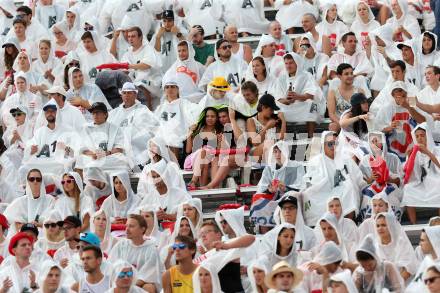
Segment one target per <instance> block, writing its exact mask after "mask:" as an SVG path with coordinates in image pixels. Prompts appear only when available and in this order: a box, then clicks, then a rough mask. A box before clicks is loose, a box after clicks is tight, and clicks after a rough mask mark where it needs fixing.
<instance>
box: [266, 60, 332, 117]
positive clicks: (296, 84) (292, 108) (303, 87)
mask: <svg viewBox="0 0 440 293" xmlns="http://www.w3.org/2000/svg"><path fill="white" fill-rule="evenodd" d="M287 54H288V55H290V56H292V58H293V60H294V62H295V63H296V67H297V68H296V73H295V76H289V74H288V73H287V72H283V73H282V74H280V76H279V77H278V78H277V80H276V81H275V83H274V85H273V87H272V89H271V90H270V92H271V93H272V94H273V96H274V97H275V99H276V100H277V106H278V107H279V108H280V112H283V113H284V115H285V117H286V120H287V122H310V121H318V120H319V118H320V116H321V115H322V114H323V111H325V101H324V96H323V93H322V91H321V89H320V88H319V86H318V85H317V84H316V82H315V80H314V78H313V77H312V75H311V74H310V73H308V72H305V71H304V58H302V57H301V56H300V55H298V54H295V53H287ZM287 54H286V55H287ZM290 86H292V89H293V91H294V92H296V93H298V94H300V95H303V94H309V95H312V96H313V98H312V99H308V100H306V101H295V102H294V103H293V104H290V105H284V104H282V103H280V102H278V100H279V99H284V98H286V96H287V92H288V90H289V87H290Z"/></svg>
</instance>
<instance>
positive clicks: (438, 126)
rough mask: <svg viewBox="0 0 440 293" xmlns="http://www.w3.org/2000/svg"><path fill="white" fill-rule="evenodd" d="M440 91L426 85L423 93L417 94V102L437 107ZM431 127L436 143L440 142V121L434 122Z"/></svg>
mask: <svg viewBox="0 0 440 293" xmlns="http://www.w3.org/2000/svg"><path fill="white" fill-rule="evenodd" d="M439 97H440V90H439V89H437V90H435V89H433V88H432V87H431V86H430V85H426V86H425V87H424V88H423V89H422V90H421V91H419V92H417V101H419V102H420V103H423V104H428V105H435V104H438V103H439V102H440V100H439ZM430 125H431V134H432V137H433V139H434V141H435V142H439V141H440V121H437V120H434V121H432V123H431V124H430Z"/></svg>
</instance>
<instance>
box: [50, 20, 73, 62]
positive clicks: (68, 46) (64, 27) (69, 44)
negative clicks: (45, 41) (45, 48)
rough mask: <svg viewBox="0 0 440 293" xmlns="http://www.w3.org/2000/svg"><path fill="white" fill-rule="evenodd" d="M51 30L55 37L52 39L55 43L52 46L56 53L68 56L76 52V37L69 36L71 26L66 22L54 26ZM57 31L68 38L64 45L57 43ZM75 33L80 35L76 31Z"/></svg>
mask: <svg viewBox="0 0 440 293" xmlns="http://www.w3.org/2000/svg"><path fill="white" fill-rule="evenodd" d="M50 30H51V32H52V35H53V37H52V39H53V43H52V44H53V48H54V51H58V52H64V53H66V54H68V53H70V52H75V51H74V50H75V49H76V47H77V44H78V42H76V41H75V37H74V36H72V35H71V34H69V25H68V24H67V23H66V22H64V21H62V22H58V23H56V24H54V25H53V26H52V28H51V29H50ZM55 30H59V31H60V32H62V33H63V35H64V36H65V37H66V41H65V42H64V44H61V43H58V42H57V39H56V37H55ZM75 33H78V31H75Z"/></svg>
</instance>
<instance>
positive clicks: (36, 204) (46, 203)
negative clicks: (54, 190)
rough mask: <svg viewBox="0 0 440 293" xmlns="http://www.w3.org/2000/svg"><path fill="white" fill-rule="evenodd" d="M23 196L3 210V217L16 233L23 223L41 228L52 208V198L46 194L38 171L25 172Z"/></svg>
mask: <svg viewBox="0 0 440 293" xmlns="http://www.w3.org/2000/svg"><path fill="white" fill-rule="evenodd" d="M26 179H27V180H26V192H25V195H24V196H22V197H19V198H16V199H15V200H14V201H13V202H12V203H11V204H10V205H9V206H8V207H7V208H6V210H5V212H4V215H5V216H6V218H8V219H9V221H10V222H11V225H13V229H11V230H12V231H13V232H15V231H18V230H19V229H20V226H21V225H22V224H24V223H34V224H35V225H37V226H39V227H42V226H43V225H42V223H43V222H44V220H45V218H46V217H47V216H48V213H49V211H50V209H51V208H52V207H53V204H54V200H53V198H52V196H50V195H47V194H46V190H45V184H44V180H43V176H42V173H41V171H40V170H38V169H31V170H30V171H29V172H27V177H26Z"/></svg>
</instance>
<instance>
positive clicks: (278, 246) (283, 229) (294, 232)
mask: <svg viewBox="0 0 440 293" xmlns="http://www.w3.org/2000/svg"><path fill="white" fill-rule="evenodd" d="M285 230H292V231H293V235H294V236H293V237H294V238H295V234H296V231H295V229H293V228H287V227H284V228H282V229H281V231H280V233H278V235H277V238H278V237H279V236H280V235H281V234H282V233H283V232H284V231H285ZM294 244H295V241H294V242H293V243H292V247H291V248H290V251H292V249H293V245H294ZM280 252H281V245H280V241H279V240H277V255H279V254H280ZM289 253H290V252H289Z"/></svg>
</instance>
